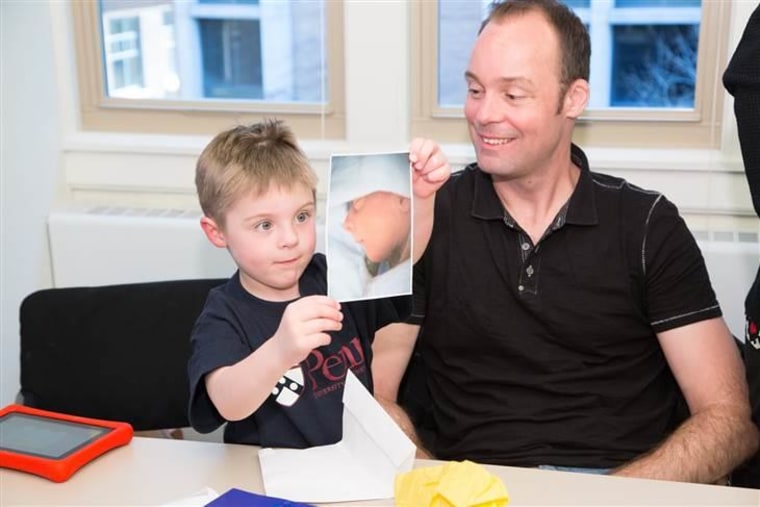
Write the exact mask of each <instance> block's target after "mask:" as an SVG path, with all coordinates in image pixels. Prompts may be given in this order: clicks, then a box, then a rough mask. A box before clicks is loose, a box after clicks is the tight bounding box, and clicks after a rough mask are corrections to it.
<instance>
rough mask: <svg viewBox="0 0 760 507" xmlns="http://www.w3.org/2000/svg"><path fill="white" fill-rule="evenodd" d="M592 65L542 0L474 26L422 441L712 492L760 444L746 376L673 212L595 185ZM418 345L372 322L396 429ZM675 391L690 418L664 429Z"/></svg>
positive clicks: (441, 220) (437, 267)
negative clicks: (402, 385) (574, 140)
mask: <svg viewBox="0 0 760 507" xmlns="http://www.w3.org/2000/svg"><path fill="white" fill-rule="evenodd" d="M589 56H590V43H589V38H588V34H587V32H586V30H585V28H584V26H583V24H582V23H581V22H580V20H579V19H578V18H577V17H576V16H575V15H574V14H572V12H571V11H570V10H569V9H567V8H566V7H564V6H563V5H561V4H559V3H558V2H555V1H554V0H515V1H509V2H505V3H502V4H498V5H496V6H494V8H493V9H492V12H491V14H490V15H489V17H488V19H487V20H486V21H485V22H484V24H483V26H482V28H481V32H480V34H479V36H478V39H477V41H476V43H475V46H474V48H473V51H472V55H471V58H470V63H469V66H468V70H467V72H466V79H467V86H468V95H467V99H466V103H465V116H466V118H467V122H468V124H469V130H470V137H471V139H472V143H473V146H474V148H475V152H476V155H477V164H473V165H471V166H470V167H468V168H467V169H466V170H465V171H463V172H462V173H460V174H459V175H458V176H457V177H453V178H452V179H451V181H450V182H449V183H448V184H447V185H445V186H444V188H443V189H442V190H441V191H440V192H439V193H438V194H437V196H436V209H435V226H434V231H433V238H432V239H431V241H430V243H429V246H428V249H427V251H426V253H425V255H424V257H423V259H422V260H421V261H420V263H419V264H418V266H417V271H416V273H415V278H416V282H419V283H415V297H416V298H417V299H419V300H420V302H421V303H422V304H421V305H420V307H419V308H418V309H417V310H419V311H418V312H416V313H419V314H420V322H422V323H423V326H422V330H421V334H420V338H419V344H418V345H419V351H420V355H421V357H422V358H423V359H424V363H425V366H426V369H427V383H428V385H429V388H430V394H431V397H432V418H433V420H434V423H435V427H434V429H433V433H432V438H430V439H427V440H426V441H425V442H424V445H425V446H427V447H428V448H429V449H430V451H431V452H432V454H434V455H435V456H436V457H439V458H442V459H464V458H467V459H472V460H474V461H480V462H487V463H501V464H512V465H523V466H558V467H571V468H576V467H580V468H583V469H586V470H590V469H596V470H597V471H611V472H612V473H615V474H617V475H629V476H638V477H650V478H659V479H671V480H684V481H696V482H714V481H717V480H719V479H720V478H721V477H723V476H725V475H726V474H727V473H729V472H730V471H731V470H732V469H733V468H734V467H735V466H736V465H738V464H739V463H741V462H742V461H743V460H744V459H745V458H746V457H748V456H749V455H750V454H751V453H752V452H754V450H755V449H756V447H757V445H758V435H757V430H756V428H755V427H754V425H753V424H752V423H751V421H750V415H749V414H750V412H749V406H748V401H747V387H746V383H745V381H744V379H743V369H742V364H741V361H740V359H739V356H738V353H737V350H736V347H735V345H734V343H733V341H732V338H731V335H730V333H729V331H728V329H727V327H726V325H725V323H724V321H723V319H722V318H721V312H720V308H719V306H718V304H717V302H716V300H715V295H714V293H713V291H712V289H711V287H710V282H709V278H708V274H707V271H706V269H705V265H704V261H703V259H702V257H701V254H700V252H699V249H698V248H697V246H696V243H695V241H694V239H693V237H692V236H691V234H690V233H689V231H688V229H687V228H686V226H685V224H684V222H683V220H682V219H681V218H680V217H679V216H678V212H677V210H676V209H675V206H673V205H672V204H671V203H669V202H668V201H667V200H666V199H665V198H664V197H663V196H661V195H660V194H658V193H656V192H649V191H645V190H642V189H639V188H637V187H634V186H632V185H629V184H628V183H627V182H625V181H623V180H621V179H618V178H613V177H609V176H605V175H600V174H596V173H591V172H590V171H589V168H588V162H587V160H586V157H585V155H584V153H583V152H582V151H581V150H580V148H578V147H577V146H575V145H572V144H571V134H572V130H573V127H574V124H575V120H576V119H577V118H578V116H579V115H580V114H581V113H582V111H583V109H584V108H585V106H586V103H587V100H588V93H589V91H588V75H589V70H588V68H589ZM423 318H424V320H423ZM404 326H406V327H404ZM415 336H416V328H415V327H414V326H408V325H404V324H398V325H395V327H393V328H386V331H385V332H381V333H379V334H378V335H377V336H376V339H375V345H374V350H375V360H374V363H373V371H374V376H375V394H376V396H377V397H378V399H379V400H380V401H381V403H383V404H384V405H385V406H386V408H387V410H389V412H391V414H392V415H393V416H394V417H395V418H396V419H397V420H398V421H399V422H400V423H401V425H402V427H405V428H406V429H407V430H409V432H410V433H412V429H411V424H410V421H409V420H408V418H407V416H406V414H405V413H404V412H403V411H402V410H401V409H400V408H399V407H398V406H397V405H395V404H394V401H395V399H396V394H397V390H398V384H399V381H400V378H401V375H402V374H403V372H404V369H405V367H406V364H407V362H408V359H409V356H410V354H411V352H412V348H413V346H414V337H415ZM679 387H680V389H679ZM681 392H682V393H683V396H684V398H685V400H686V402H687V403H688V408H689V410H690V412H691V416H690V417H689V418H688V419H687V420H686V421H685V422H683V423H682V424H680V425H678V423H679V422H680V420H681V417H680V413H679V400H681V397H680V393H681ZM676 426H677V428H676ZM674 428H675V429H674Z"/></svg>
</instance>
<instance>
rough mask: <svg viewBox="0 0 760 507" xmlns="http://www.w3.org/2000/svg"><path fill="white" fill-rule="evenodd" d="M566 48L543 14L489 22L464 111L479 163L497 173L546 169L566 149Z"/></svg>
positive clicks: (472, 66) (471, 70)
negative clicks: (563, 69) (562, 91)
mask: <svg viewBox="0 0 760 507" xmlns="http://www.w3.org/2000/svg"><path fill="white" fill-rule="evenodd" d="M559 58H560V53H559V42H558V39H557V35H556V34H555V33H554V30H552V28H551V27H550V25H549V23H548V22H547V21H546V20H545V19H544V18H543V16H542V15H541V14H539V13H535V12H531V13H527V14H525V15H518V16H515V17H509V18H505V19H503V20H500V21H496V22H493V21H492V22H490V23H489V24H488V25H486V27H485V28H484V29H483V31H482V32H481V34H480V35H479V36H478V39H477V40H476V42H475V46H474V48H473V51H472V54H471V57H470V63H469V66H468V68H467V73H466V79H467V88H468V91H467V99H466V101H465V107H464V112H465V117H466V118H467V122H468V124H469V130H470V137H471V139H472V143H473V146H474V148H475V152H476V155H477V159H478V164H479V166H480V167H481V169H483V170H484V171H485V172H487V173H490V174H492V175H493V176H494V179H495V180H496V179H500V178H505V179H511V178H517V177H523V176H526V175H531V174H535V173H537V172H540V171H541V170H542V168H545V167H547V166H549V165H550V163H551V157H552V156H553V155H556V154H557V153H558V152H559V151H560V150H562V149H564V150H565V153H566V150H567V143H569V139H570V130H571V127H572V125H571V124H568V119H567V117H566V116H565V114H564V111H562V110H560V112H559V113H558V108H560V106H561V105H562V104H563V102H562V101H561V100H560V97H559V94H560V75H559V69H560V61H559Z"/></svg>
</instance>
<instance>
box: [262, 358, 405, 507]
mask: <svg viewBox="0 0 760 507" xmlns="http://www.w3.org/2000/svg"><path fill="white" fill-rule="evenodd" d="M345 382H346V383H345V387H344V391H343V438H342V439H341V440H340V442H338V443H336V444H331V445H322V446H318V447H311V448H309V449H273V448H265V449H261V450H260V451H259V463H260V465H261V475H262V478H263V481H264V491H265V492H266V494H267V495H269V496H276V497H280V498H287V499H288V500H292V501H296V502H348V501H357V500H373V499H379V498H393V481H394V479H395V477H396V474H398V473H401V472H408V471H409V470H411V469H412V465H413V464H414V454H415V451H416V447H415V445H414V443H413V442H412V441H411V440H409V438H408V437H407V436H406V435H405V434H404V432H403V431H401V428H399V427H398V426H397V425H396V423H395V422H394V421H393V419H391V417H390V416H389V415H388V413H387V412H385V410H384V409H383V408H382V407H381V406H380V404H379V403H378V402H377V401H376V400H375V398H374V397H373V396H372V395H371V394H370V393H369V391H367V389H366V388H365V387H364V385H363V384H362V383H361V381H360V380H359V379H358V378H356V376H355V375H354V374H353V373H352V372H351V370H349V371H348V373H347V374H346V381H345Z"/></svg>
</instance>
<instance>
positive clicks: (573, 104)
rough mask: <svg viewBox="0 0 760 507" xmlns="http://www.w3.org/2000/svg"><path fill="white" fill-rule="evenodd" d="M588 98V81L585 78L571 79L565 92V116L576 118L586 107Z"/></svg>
mask: <svg viewBox="0 0 760 507" xmlns="http://www.w3.org/2000/svg"><path fill="white" fill-rule="evenodd" d="M588 98H589V88H588V81H586V80H585V79H576V80H575V81H573V82H572V83H571V84H570V86H569V87H568V89H567V92H566V93H565V99H564V101H565V103H564V106H565V107H564V109H565V116H567V117H568V118H572V119H574V120H575V119H577V118H578V117H579V116H580V115H581V114H583V111H584V110H585V109H586V105H587V104H588Z"/></svg>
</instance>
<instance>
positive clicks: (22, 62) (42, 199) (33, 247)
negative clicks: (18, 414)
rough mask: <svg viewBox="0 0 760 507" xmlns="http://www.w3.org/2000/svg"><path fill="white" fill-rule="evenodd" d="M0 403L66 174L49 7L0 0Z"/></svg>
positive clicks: (12, 387)
mask: <svg viewBox="0 0 760 507" xmlns="http://www.w3.org/2000/svg"><path fill="white" fill-rule="evenodd" d="M0 22H1V23H2V25H0V37H1V38H2V39H1V42H0V50H2V52H1V53H0V77H1V78H2V83H0V118H1V120H2V126H0V156H1V157H2V158H1V159H0V174H1V175H2V182H1V183H0V188H2V199H1V200H0V206H2V208H1V209H0V224H1V225H0V241H1V242H2V246H1V247H0V291H1V292H0V294H1V297H0V305H1V306H0V322H1V325H2V330H1V332H2V335H0V406H4V405H6V404H7V403H10V402H11V401H13V398H14V396H15V393H16V391H17V390H18V375H19V360H18V356H19V347H18V306H19V302H20V301H21V299H22V298H23V297H24V296H25V295H26V294H28V293H30V292H32V291H34V290H35V289H37V288H39V287H44V286H47V285H49V284H50V270H49V266H50V262H49V256H48V248H47V237H46V233H45V218H46V216H47V214H48V211H49V210H50V207H51V204H52V202H53V194H54V187H55V182H56V178H57V176H58V172H59V169H60V164H59V161H60V156H61V151H60V133H59V125H58V118H59V116H58V99H59V98H58V94H57V92H56V76H55V62H54V52H53V37H52V34H51V22H50V13H49V7H48V4H47V3H45V2H24V1H21V0H15V1H14V0H11V1H9V2H8V1H5V2H0Z"/></svg>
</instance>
